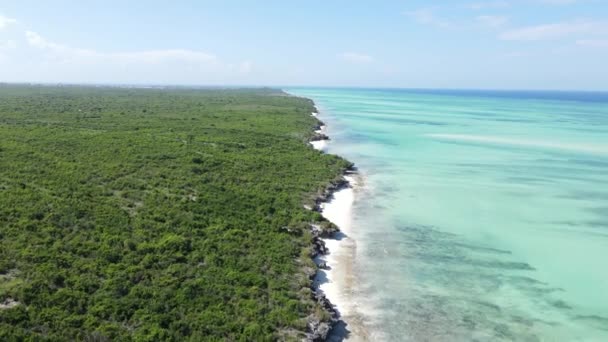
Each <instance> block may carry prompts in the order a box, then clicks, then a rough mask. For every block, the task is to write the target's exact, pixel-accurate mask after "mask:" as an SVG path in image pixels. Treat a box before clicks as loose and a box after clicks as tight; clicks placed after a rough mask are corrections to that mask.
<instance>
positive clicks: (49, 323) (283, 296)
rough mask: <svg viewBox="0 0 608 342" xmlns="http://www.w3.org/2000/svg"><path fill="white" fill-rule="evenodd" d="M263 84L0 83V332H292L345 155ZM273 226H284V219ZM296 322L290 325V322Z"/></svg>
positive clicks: (253, 335)
mask: <svg viewBox="0 0 608 342" xmlns="http://www.w3.org/2000/svg"><path fill="white" fill-rule="evenodd" d="M312 111H313V106H312V102H311V101H309V100H306V99H301V98H295V97H290V96H285V94H283V93H281V92H279V91H274V90H263V89H262V90H188V89H165V90H159V89H119V88H95V87H37V86H12V85H4V86H0V239H1V242H2V247H1V248H0V304H2V303H3V302H5V303H8V300H9V299H10V300H12V301H16V302H18V305H15V306H11V307H10V308H8V307H7V308H0V340H19V339H24V338H30V339H33V340H41V339H42V340H44V339H48V340H73V339H76V340H92V341H93V340H95V341H103V340H127V341H128V340H134V341H158V340H176V341H183V340H192V341H200V340H214V339H217V340H272V339H277V338H292V337H293V338H298V337H301V331H302V330H303V329H305V324H306V316H307V315H309V314H311V313H314V312H317V313H318V312H321V311H320V308H319V306H318V304H316V303H315V302H314V301H313V300H312V299H311V293H310V290H308V287H309V286H310V282H309V280H308V278H307V277H306V275H304V274H303V273H302V271H301V270H302V268H303V267H311V266H314V265H311V261H310V258H309V257H308V256H309V255H308V253H309V249H310V240H311V235H310V232H309V231H308V224H307V223H309V222H314V221H320V220H322V218H321V217H320V216H319V215H318V213H315V212H312V211H308V210H305V209H304V208H303V204H307V203H308V204H311V201H312V200H313V199H314V196H315V194H317V193H321V190H322V189H323V188H324V187H325V186H326V185H327V183H328V182H329V181H331V180H334V179H336V178H337V177H339V175H340V174H341V172H342V171H343V170H344V169H345V168H346V167H347V166H348V163H347V162H346V161H344V160H342V159H340V158H338V157H335V156H330V155H324V154H321V153H320V152H318V151H315V150H313V149H311V148H310V147H309V146H307V144H306V141H307V140H308V139H309V138H310V137H311V135H312V134H313V133H312V132H313V129H314V126H315V125H316V124H317V122H316V119H314V118H313V117H311V116H310V115H309V114H310V112H312ZM285 228H288V229H285ZM298 331H300V333H298Z"/></svg>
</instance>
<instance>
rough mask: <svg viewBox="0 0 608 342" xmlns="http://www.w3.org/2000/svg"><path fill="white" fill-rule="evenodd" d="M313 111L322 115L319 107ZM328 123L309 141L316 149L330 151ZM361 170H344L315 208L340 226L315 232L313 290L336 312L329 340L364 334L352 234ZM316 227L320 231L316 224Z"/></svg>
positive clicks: (359, 337)
mask: <svg viewBox="0 0 608 342" xmlns="http://www.w3.org/2000/svg"><path fill="white" fill-rule="evenodd" d="M311 115H312V116H313V117H315V118H317V120H318V119H319V118H318V116H319V111H318V109H317V107H316V106H315V112H313V113H311ZM325 133H326V125H325V124H324V123H323V122H322V121H320V120H319V126H318V127H317V129H316V130H315V136H314V137H313V138H312V139H311V140H310V141H309V144H310V145H311V146H312V147H313V148H314V149H316V150H319V151H321V152H327V148H328V142H329V140H330V138H329V137H328V136H327V135H326V134H325ZM360 183H361V181H360V179H359V175H358V172H357V170H356V168H355V167H354V166H353V167H351V168H349V169H347V170H345V171H344V173H343V175H342V178H341V180H340V181H339V182H338V184H332V185H330V187H329V188H328V189H327V191H326V193H325V194H324V195H323V196H321V197H320V198H318V199H317V204H316V206H315V208H314V209H313V210H316V211H318V212H319V213H320V214H321V215H322V216H323V217H324V218H325V219H327V220H328V221H329V222H331V223H332V224H334V225H335V226H336V227H337V228H338V229H337V230H335V231H332V232H331V233H329V234H327V233H326V234H321V235H320V236H317V235H315V236H316V239H315V240H320V241H315V242H314V243H315V244H316V245H317V244H320V245H321V246H322V247H321V248H318V250H319V253H318V254H317V255H316V256H315V257H314V258H313V259H314V261H315V264H317V266H318V267H317V272H316V273H315V276H314V278H313V290H314V291H315V293H316V295H317V297H323V298H324V299H325V301H326V302H327V304H328V305H329V306H330V308H331V310H329V311H330V312H331V313H332V314H334V316H335V320H334V322H333V326H332V327H331V330H330V331H329V333H328V334H327V336H326V338H325V340H327V341H343V340H347V339H348V340H351V341H352V340H361V339H364V338H363V336H364V335H365V334H364V333H363V332H362V329H361V328H360V327H359V326H356V325H355V324H354V322H356V321H357V319H356V317H357V316H358V315H357V314H356V303H355V301H353V298H352V292H353V290H352V286H353V282H354V273H353V261H354V256H355V253H356V242H355V241H354V240H353V239H352V238H351V237H349V235H350V233H351V232H352V210H353V204H354V201H355V196H356V192H357V187H358V186H359V185H360ZM312 228H313V231H319V229H318V227H316V226H313V227H312Z"/></svg>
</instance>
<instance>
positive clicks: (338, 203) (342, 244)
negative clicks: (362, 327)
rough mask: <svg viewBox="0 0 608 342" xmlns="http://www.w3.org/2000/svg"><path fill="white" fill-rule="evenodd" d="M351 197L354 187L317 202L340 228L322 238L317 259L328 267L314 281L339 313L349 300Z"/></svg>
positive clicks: (352, 244)
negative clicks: (323, 249) (322, 247)
mask: <svg viewBox="0 0 608 342" xmlns="http://www.w3.org/2000/svg"><path fill="white" fill-rule="evenodd" d="M345 178H346V180H348V181H349V183H350V184H351V186H354V185H355V179H354V177H351V176H346V177H345ZM354 200H355V190H354V188H352V187H350V188H345V189H342V190H340V191H338V192H336V193H334V196H333V199H332V200H331V201H330V202H328V203H324V204H322V206H321V209H322V212H321V214H322V215H323V217H325V218H326V219H328V220H329V221H331V222H332V223H334V224H335V225H337V226H338V227H339V228H340V233H338V234H335V236H334V237H333V238H331V239H323V241H324V242H325V246H326V247H327V249H328V250H329V254H328V255H324V256H322V257H321V258H320V259H321V260H322V261H324V262H325V263H326V264H327V266H329V270H322V271H320V272H319V275H318V276H317V279H316V281H318V283H319V288H320V289H321V291H323V292H324V293H325V295H326V296H327V298H328V299H329V300H330V301H331V303H332V304H334V305H335V306H336V308H337V309H338V311H339V312H340V315H341V316H343V317H344V316H348V315H349V313H352V311H353V310H352V309H353V302H352V299H351V298H349V297H350V292H351V290H350V287H351V280H352V279H351V278H352V274H351V263H352V257H353V253H354V248H355V242H354V240H352V239H351V238H349V237H348V235H349V234H350V233H351V218H352V208H353V203H354Z"/></svg>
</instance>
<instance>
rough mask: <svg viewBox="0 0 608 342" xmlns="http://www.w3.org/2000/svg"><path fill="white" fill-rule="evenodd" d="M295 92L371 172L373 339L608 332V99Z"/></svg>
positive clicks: (363, 276)
mask: <svg viewBox="0 0 608 342" xmlns="http://www.w3.org/2000/svg"><path fill="white" fill-rule="evenodd" d="M288 91H289V92H290V93H293V94H296V95H300V96H306V97H309V98H312V99H313V100H314V101H315V102H316V103H317V105H318V107H319V108H320V110H321V116H320V118H321V119H322V120H324V121H325V122H326V123H327V124H328V127H327V129H328V134H329V135H330V136H331V137H332V139H333V142H332V144H330V145H329V152H330V153H335V154H339V155H343V156H345V157H346V158H348V159H349V160H351V161H353V162H355V163H356V164H357V165H358V166H359V168H360V169H361V170H362V172H363V174H364V176H365V191H364V196H360V197H359V198H358V199H357V202H356V203H355V211H356V212H355V215H354V223H353V224H354V228H353V232H352V233H351V237H352V238H354V239H355V240H356V241H357V246H358V247H357V254H356V257H355V260H354V265H355V270H356V272H357V280H358V281H357V284H358V285H357V286H356V288H355V289H354V291H355V300H356V301H357V302H358V303H359V309H360V314H361V315H362V316H363V322H364V324H365V326H366V329H367V330H368V331H369V333H370V337H371V339H376V340H399V341H423V340H430V341H471V340H479V341H501V340H509V341H510V340H518V341H608V94H606V93H566V92H555V93H550V92H549V93H546V92H490V91H487V92H486V91H447V90H446V91H423V90H378V89H311V88H301V89H288Z"/></svg>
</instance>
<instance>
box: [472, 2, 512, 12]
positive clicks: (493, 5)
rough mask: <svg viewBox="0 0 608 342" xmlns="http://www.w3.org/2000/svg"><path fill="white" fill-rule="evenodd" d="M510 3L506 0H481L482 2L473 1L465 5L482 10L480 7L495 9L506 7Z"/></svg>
mask: <svg viewBox="0 0 608 342" xmlns="http://www.w3.org/2000/svg"><path fill="white" fill-rule="evenodd" d="M510 5H511V4H510V3H509V2H508V1H504V0H496V1H482V2H474V3H471V4H469V5H468V6H467V7H469V8H470V9H474V10H482V9H496V8H506V7H509V6H510Z"/></svg>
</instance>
